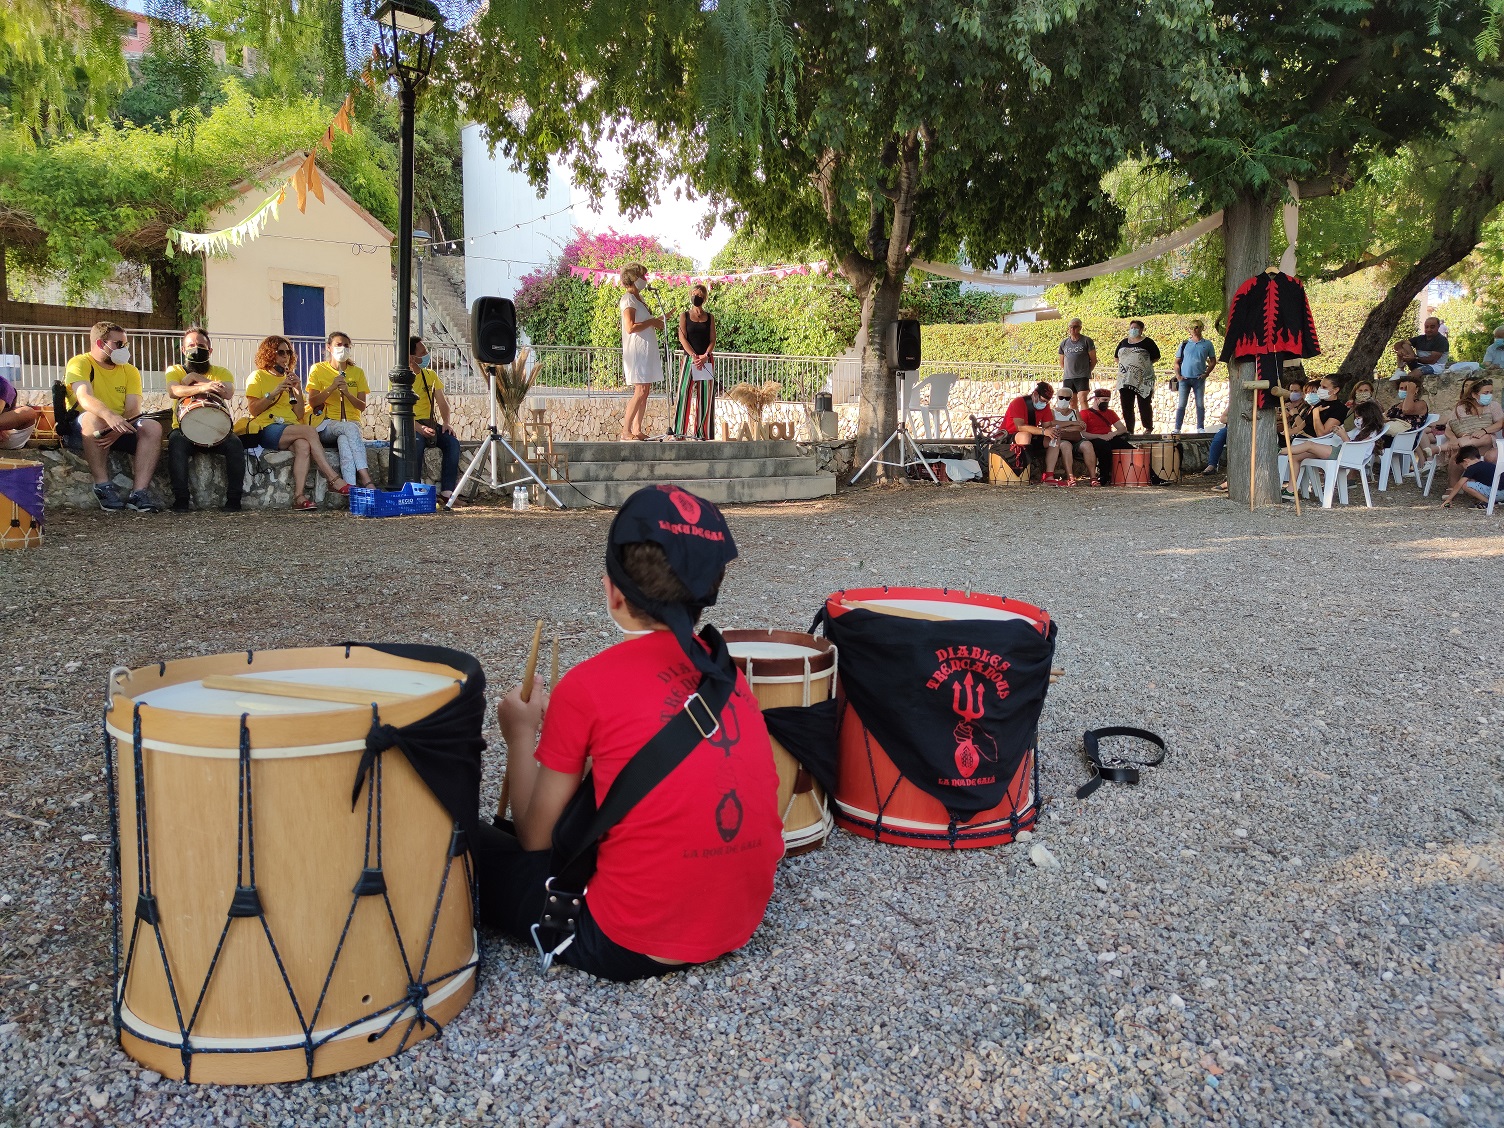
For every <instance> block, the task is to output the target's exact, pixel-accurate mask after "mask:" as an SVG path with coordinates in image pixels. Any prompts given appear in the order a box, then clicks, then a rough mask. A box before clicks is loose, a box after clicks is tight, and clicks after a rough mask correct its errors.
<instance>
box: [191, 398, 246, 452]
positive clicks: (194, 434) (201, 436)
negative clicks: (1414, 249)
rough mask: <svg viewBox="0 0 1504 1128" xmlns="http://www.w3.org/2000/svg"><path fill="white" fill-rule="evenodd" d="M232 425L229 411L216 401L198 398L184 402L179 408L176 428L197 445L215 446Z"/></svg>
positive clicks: (227, 433) (221, 440) (222, 439)
mask: <svg viewBox="0 0 1504 1128" xmlns="http://www.w3.org/2000/svg"><path fill="white" fill-rule="evenodd" d="M233 426H234V424H233V423H232V422H231V420H230V413H229V412H228V411H226V410H225V409H224V408H223V407H221V406H220V405H219V404H217V403H209V402H207V401H203V400H200V401H198V402H196V403H187V404H184V405H183V407H182V408H181V409H180V410H179V416H178V430H180V431H182V432H183V436H184V438H186V439H187V440H188V441H189V442H191V443H195V444H197V445H198V446H217V445H218V444H219V443H221V442H223V441H224V439H225V437H226V436H227V435H229V433H230V431H231V429H232V428H233Z"/></svg>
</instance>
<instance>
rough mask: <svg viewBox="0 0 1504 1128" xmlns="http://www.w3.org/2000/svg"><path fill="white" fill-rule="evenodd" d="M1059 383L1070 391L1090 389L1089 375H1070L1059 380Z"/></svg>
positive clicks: (1087, 390)
mask: <svg viewBox="0 0 1504 1128" xmlns="http://www.w3.org/2000/svg"><path fill="white" fill-rule="evenodd" d="M1060 383H1061V385H1062V386H1063V387H1065V389H1066V390H1067V391H1072V392H1089V391H1091V377H1090V376H1081V377H1071V378H1070V379H1067V380H1062V381H1060Z"/></svg>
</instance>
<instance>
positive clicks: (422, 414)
mask: <svg viewBox="0 0 1504 1128" xmlns="http://www.w3.org/2000/svg"><path fill="white" fill-rule="evenodd" d="M425 384H426V386H425ZM443 390H444V381H443V379H442V378H441V377H440V376H439V374H438V373H437V372H434V371H433V370H432V369H428V368H425V369H423V371H421V372H419V373H418V374H417V375H416V376H414V377H413V394H414V395H415V396H417V397H418V402H417V403H415V404H413V418H414V419H416V420H418V421H419V422H423V421H426V420H429V419H432V418H433V396H434V393H435V392H442V391H443Z"/></svg>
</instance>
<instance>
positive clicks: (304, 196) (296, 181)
mask: <svg viewBox="0 0 1504 1128" xmlns="http://www.w3.org/2000/svg"><path fill="white" fill-rule="evenodd" d="M292 190H293V191H294V192H296V193H297V194H298V210H299V211H306V210H307V208H308V183H307V181H306V180H305V179H304V177H303V166H302V165H299V166H298V171H297V172H295V173H293V177H292Z"/></svg>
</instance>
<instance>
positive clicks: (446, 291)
mask: <svg viewBox="0 0 1504 1128" xmlns="http://www.w3.org/2000/svg"><path fill="white" fill-rule="evenodd" d="M413 300H414V301H416V300H417V293H416V290H415V291H414V294H413ZM423 321H424V325H423V329H424V332H425V333H426V334H427V335H428V337H429V342H430V344H441V345H449V346H452V347H454V348H456V349H458V350H459V351H460V352H461V353H462V354H466V355H468V354H469V351H470V313H469V310H468V309H467V308H466V306H465V259H464V257H463V256H461V255H435V254H431V255H429V256H428V257H427V258H426V259H425V260H424V262H423ZM413 324H414V325H415V326H416V324H417V321H416V319H415V320H414V322H413Z"/></svg>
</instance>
